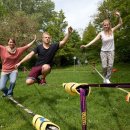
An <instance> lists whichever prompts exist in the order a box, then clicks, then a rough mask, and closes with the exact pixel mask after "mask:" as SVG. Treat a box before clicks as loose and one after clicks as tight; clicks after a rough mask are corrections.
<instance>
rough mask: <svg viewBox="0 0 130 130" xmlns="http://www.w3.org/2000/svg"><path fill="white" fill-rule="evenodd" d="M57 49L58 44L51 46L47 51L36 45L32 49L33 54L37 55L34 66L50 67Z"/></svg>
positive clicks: (41, 45)
mask: <svg viewBox="0 0 130 130" xmlns="http://www.w3.org/2000/svg"><path fill="white" fill-rule="evenodd" d="M58 49H59V43H54V44H51V45H50V47H49V48H48V49H45V48H44V47H43V44H40V45H38V46H37V47H36V48H34V50H33V51H34V52H35V54H38V58H37V61H36V64H35V66H39V65H44V64H49V65H51V66H52V62H53V58H54V56H55V54H56V52H57V50H58Z"/></svg>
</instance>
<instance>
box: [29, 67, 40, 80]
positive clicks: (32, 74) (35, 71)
mask: <svg viewBox="0 0 130 130" xmlns="http://www.w3.org/2000/svg"><path fill="white" fill-rule="evenodd" d="M41 72H42V65H40V66H34V67H32V69H31V71H30V73H29V75H28V77H27V78H31V79H33V80H37V78H38V76H39V75H41V74H42V73H41Z"/></svg>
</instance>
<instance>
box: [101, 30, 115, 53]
mask: <svg viewBox="0 0 130 130" xmlns="http://www.w3.org/2000/svg"><path fill="white" fill-rule="evenodd" d="M101 40H102V47H101V50H102V51H114V50H115V45H114V34H113V32H112V34H111V35H106V34H105V33H104V31H102V32H101Z"/></svg>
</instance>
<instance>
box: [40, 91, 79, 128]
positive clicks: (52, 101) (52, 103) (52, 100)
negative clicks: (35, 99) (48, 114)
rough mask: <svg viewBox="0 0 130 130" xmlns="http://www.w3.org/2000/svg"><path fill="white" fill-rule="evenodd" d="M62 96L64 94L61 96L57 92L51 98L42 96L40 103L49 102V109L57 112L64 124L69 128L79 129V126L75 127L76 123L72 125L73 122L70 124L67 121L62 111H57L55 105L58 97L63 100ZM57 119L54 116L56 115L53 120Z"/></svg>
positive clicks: (58, 117)
mask: <svg viewBox="0 0 130 130" xmlns="http://www.w3.org/2000/svg"><path fill="white" fill-rule="evenodd" d="M62 98H63V96H60V95H58V94H56V93H55V94H53V95H51V97H50V98H49V97H41V98H40V99H39V103H43V101H44V103H46V104H48V103H49V104H48V106H49V109H50V110H51V111H53V113H55V115H56V117H57V119H59V120H60V121H62V123H63V124H64V126H67V130H77V128H76V127H75V124H74V125H73V126H72V124H69V122H67V121H65V119H64V118H63V116H61V115H60V112H58V111H56V108H55V106H56V105H57V104H58V101H57V99H60V100H62ZM57 119H56V118H54V117H53V118H52V120H57Z"/></svg>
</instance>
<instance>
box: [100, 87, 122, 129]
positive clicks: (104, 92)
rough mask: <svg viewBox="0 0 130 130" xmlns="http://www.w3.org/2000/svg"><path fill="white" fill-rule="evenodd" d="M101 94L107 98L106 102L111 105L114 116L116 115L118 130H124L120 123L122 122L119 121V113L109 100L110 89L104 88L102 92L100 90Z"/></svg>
mask: <svg viewBox="0 0 130 130" xmlns="http://www.w3.org/2000/svg"><path fill="white" fill-rule="evenodd" d="M100 95H103V96H104V97H105V98H104V99H105V100H106V101H105V102H106V103H107V104H108V105H107V106H109V107H110V109H111V114H112V116H113V117H114V119H115V121H116V123H117V126H118V130H123V128H122V126H121V125H120V122H119V119H118V114H117V112H116V111H114V109H112V107H113V106H112V104H111V101H110V100H109V97H110V91H107V90H103V89H102V92H100Z"/></svg>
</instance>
